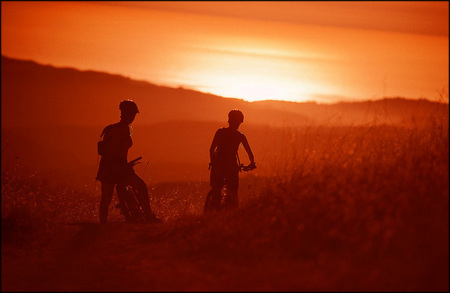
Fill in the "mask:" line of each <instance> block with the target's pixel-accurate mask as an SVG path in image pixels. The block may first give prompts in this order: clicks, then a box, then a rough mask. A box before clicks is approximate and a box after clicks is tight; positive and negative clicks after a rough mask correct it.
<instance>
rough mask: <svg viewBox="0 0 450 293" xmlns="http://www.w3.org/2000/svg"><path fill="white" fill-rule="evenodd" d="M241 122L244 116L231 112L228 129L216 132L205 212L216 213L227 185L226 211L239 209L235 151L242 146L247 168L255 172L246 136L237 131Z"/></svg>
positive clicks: (210, 150) (236, 152)
mask: <svg viewBox="0 0 450 293" xmlns="http://www.w3.org/2000/svg"><path fill="white" fill-rule="evenodd" d="M242 122H244V114H242V112H241V111H239V110H236V109H234V110H231V111H230V112H229V113H228V124H229V126H228V127H226V128H225V127H222V128H219V129H218V130H217V131H216V133H215V135H214V139H213V141H212V143H211V147H210V149H209V153H210V160H211V161H210V163H209V165H210V167H211V174H210V185H211V191H210V192H209V193H208V196H207V198H206V202H205V210H204V212H210V211H214V210H215V211H217V210H220V209H221V208H223V207H222V206H221V200H222V195H221V190H222V188H223V187H224V185H227V205H226V208H237V207H238V187H239V171H240V165H239V162H238V156H237V155H238V147H239V145H240V144H241V143H242V145H243V146H244V148H245V150H246V151H247V155H248V158H249V159H250V165H249V167H250V168H251V169H253V168H256V165H255V160H254V157H253V153H252V150H251V149H250V145H249V144H248V141H247V138H246V137H245V135H244V134H243V133H242V132H240V131H238V128H239V125H241V123H242Z"/></svg>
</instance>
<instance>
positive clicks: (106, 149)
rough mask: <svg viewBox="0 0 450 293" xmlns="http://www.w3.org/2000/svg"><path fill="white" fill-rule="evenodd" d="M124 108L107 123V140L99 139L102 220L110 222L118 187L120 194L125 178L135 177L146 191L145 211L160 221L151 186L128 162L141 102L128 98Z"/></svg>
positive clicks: (152, 218) (123, 105)
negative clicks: (116, 118)
mask: <svg viewBox="0 0 450 293" xmlns="http://www.w3.org/2000/svg"><path fill="white" fill-rule="evenodd" d="M119 109H120V111H121V115H120V121H119V122H118V123H115V124H111V125H108V126H106V127H105V128H104V129H103V132H102V134H101V135H100V137H102V136H103V141H101V142H99V147H98V148H99V149H98V151H99V154H100V155H101V156H102V158H101V160H100V164H99V168H98V172H97V177H96V179H97V180H99V181H100V182H101V183H102V187H101V190H102V198H101V201H100V209H99V216H100V222H101V223H106V222H107V218H108V208H109V205H110V203H111V200H112V196H113V192H114V187H116V191H117V193H118V195H119V200H120V201H122V198H121V196H120V193H121V191H122V190H123V189H124V188H125V186H124V185H123V183H122V182H123V180H124V179H127V180H129V181H133V182H134V183H135V184H137V186H139V188H140V189H141V190H143V191H144V196H143V200H144V204H143V209H144V213H145V215H146V216H147V221H149V222H158V221H159V220H158V219H157V218H156V216H155V215H154V214H153V212H152V211H151V208H150V201H149V199H148V190H147V186H146V184H145V182H144V181H143V180H142V179H141V178H139V176H138V175H137V174H136V173H134V171H133V170H132V168H131V170H130V168H129V167H128V164H127V155H128V149H129V148H130V147H131V146H132V145H133V142H132V140H131V134H130V127H129V126H130V124H131V123H132V122H133V121H134V118H135V117H136V114H137V113H139V110H138V108H137V105H136V103H135V102H133V101H132V100H124V101H122V102H121V103H120V105H119Z"/></svg>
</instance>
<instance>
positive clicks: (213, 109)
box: [1, 56, 448, 126]
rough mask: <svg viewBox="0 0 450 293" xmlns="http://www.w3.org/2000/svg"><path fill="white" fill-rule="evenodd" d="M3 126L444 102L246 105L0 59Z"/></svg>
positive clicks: (391, 119) (402, 108)
mask: <svg viewBox="0 0 450 293" xmlns="http://www.w3.org/2000/svg"><path fill="white" fill-rule="evenodd" d="M1 67H2V86H1V95H2V110H1V114H2V126H12V125H14V126H28V125H33V126H37V125H42V126H43V125H51V124H53V125H80V126H81V125H84V126H93V125H104V124H105V123H109V122H110V121H116V120H118V117H119V115H120V114H119V110H118V104H119V102H120V101H121V100H123V99H126V98H130V99H133V100H134V101H136V103H137V104H138V107H139V109H140V112H141V114H140V116H139V118H138V119H136V122H135V123H136V125H140V124H146V125H149V124H154V123H161V122H167V121H210V122H213V121H214V122H225V123H226V119H227V113H228V111H229V110H231V109H234V108H237V109H240V110H242V111H243V112H244V115H245V123H248V124H258V125H261V124H263V125H270V126H302V125H317V124H319V125H320V124H324V125H348V124H352V123H353V124H368V123H374V122H375V123H402V122H405V121H406V122H408V121H409V120H410V119H411V117H413V116H414V117H415V119H416V121H421V120H426V119H428V118H429V117H430V115H432V114H433V111H435V109H436V108H440V107H448V104H441V103H437V102H430V101H428V100H424V99H422V100H408V99H403V98H389V99H388V98H386V99H383V100H379V101H365V102H340V103H336V104H317V103H314V102H307V103H295V102H284V101H258V102H247V101H244V100H240V99H233V98H223V97H220V96H216V95H212V94H207V93H202V92H198V91H194V90H188V89H183V88H170V87H165V86H158V85H154V84H151V83H149V82H145V81H136V80H132V79H130V78H127V77H124V76H120V75H114V74H108V73H102V72H95V71H81V70H77V69H74V68H57V67H53V66H49V65H41V64H38V63H36V62H33V61H24V60H17V59H11V58H8V57H5V56H2V62H1Z"/></svg>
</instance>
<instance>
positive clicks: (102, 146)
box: [97, 127, 108, 156]
mask: <svg viewBox="0 0 450 293" xmlns="http://www.w3.org/2000/svg"><path fill="white" fill-rule="evenodd" d="M107 128H108V127H105V129H103V131H102V134H100V140H99V141H98V142H97V152H98V154H99V155H100V156H104V155H105V153H106V149H107V145H106V142H105V141H103V140H101V139H102V136H104V135H105V133H106V129H107Z"/></svg>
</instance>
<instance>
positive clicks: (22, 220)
mask: <svg viewBox="0 0 450 293" xmlns="http://www.w3.org/2000/svg"><path fill="white" fill-rule="evenodd" d="M435 114H436V115H434V116H433V117H430V120H429V123H428V124H426V125H417V124H416V123H415V121H414V119H413V118H412V119H411V121H410V122H409V123H408V124H406V125H376V124H373V125H366V126H353V127H341V128H337V127H335V128H333V127H309V128H304V129H291V130H286V132H285V134H284V135H285V137H284V142H283V144H282V147H283V149H282V150H281V151H280V152H278V153H277V154H276V155H275V154H274V155H273V156H272V157H271V159H272V160H273V161H272V162H269V160H267V162H266V163H267V164H269V163H271V164H272V167H273V169H272V170H273V173H272V174H271V176H269V177H262V176H260V177H258V176H252V175H250V174H249V175H248V176H244V178H243V180H242V181H241V182H242V184H241V187H240V188H241V189H240V190H241V191H240V192H241V198H240V201H241V206H240V208H239V209H238V210H236V211H231V212H222V213H220V214H216V215H208V216H200V215H201V211H202V206H203V200H204V197H205V196H206V192H207V191H208V188H209V186H208V184H207V183H205V182H190V183H186V184H181V183H180V184H178V183H177V184H175V183H174V184H165V185H155V186H149V189H150V194H151V197H152V205H153V209H154V211H155V212H156V213H157V214H158V215H159V216H160V217H162V218H164V219H165V220H168V221H171V222H172V223H173V226H171V228H170V230H169V231H168V232H167V234H166V237H167V242H168V243H169V246H170V248H171V251H172V253H173V254H174V255H176V256H177V257H179V258H180V259H188V260H190V261H193V262H198V261H200V260H201V261H202V262H207V263H209V265H205V266H206V267H207V268H208V270H210V269H211V268H214V269H213V271H214V270H220V273H221V274H228V276H229V278H228V279H227V280H222V281H220V282H219V283H218V286H219V285H221V287H220V288H222V289H224V290H236V289H242V290H299V289H301V290H375V291H377V290H407V291H409V290H413V291H415V290H419V291H420V290H425V291H448V271H449V270H448V269H449V268H448V257H449V255H448V239H449V225H448V219H449V218H448V206H449V179H448V176H449V133H448V111H447V112H445V113H435ZM260 164H261V162H260ZM98 201H99V198H98V194H95V195H94V194H93V193H92V192H85V191H83V192H82V191H79V190H77V189H74V188H68V187H63V186H49V185H48V184H45V183H43V182H42V181H39V179H37V178H35V177H26V178H24V177H20V176H17V175H15V176H11V174H6V173H5V174H2V248H5V247H9V248H11V247H15V248H20V247H22V246H23V245H24V244H25V243H27V244H30V243H32V242H33V241H35V242H36V243H40V245H38V246H39V247H43V246H42V243H44V241H43V240H42V239H43V237H42V236H38V235H42V232H43V231H44V232H50V231H51V230H52V227H53V226H54V225H55V223H67V222H78V221H79V222H86V221H87V222H97V208H98ZM112 206H114V202H113V204H112ZM111 210H112V211H111V219H112V222H113V223H117V222H121V221H122V218H121V216H120V214H119V213H118V211H117V210H114V209H113V208H111ZM46 239H47V240H46V241H48V238H46ZM7 251H10V250H7ZM4 253H6V252H5V250H3V251H2V256H3V254H4ZM216 264H217V265H218V264H220V269H219V268H217V267H216ZM208 273H209V274H211V272H206V271H205V275H207V274H208ZM243 273H245V274H247V279H249V281H248V282H247V283H242V282H241V281H240V279H239V276H240V275H239V274H243ZM238 275H239V276H238ZM210 277H211V279H208V278H206V277H205V282H206V283H205V284H207V283H208V280H209V281H210V282H211V283H214V277H213V276H210ZM258 284H260V285H258ZM205 286H206V285H205ZM206 287H207V286H206ZM206 287H205V288H206ZM207 288H210V289H211V288H213V289H214V288H216V289H217V288H218V287H214V286H212V287H207ZM220 288H219V289H220Z"/></svg>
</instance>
